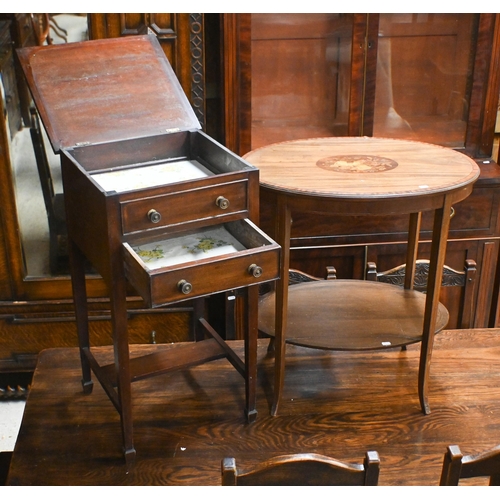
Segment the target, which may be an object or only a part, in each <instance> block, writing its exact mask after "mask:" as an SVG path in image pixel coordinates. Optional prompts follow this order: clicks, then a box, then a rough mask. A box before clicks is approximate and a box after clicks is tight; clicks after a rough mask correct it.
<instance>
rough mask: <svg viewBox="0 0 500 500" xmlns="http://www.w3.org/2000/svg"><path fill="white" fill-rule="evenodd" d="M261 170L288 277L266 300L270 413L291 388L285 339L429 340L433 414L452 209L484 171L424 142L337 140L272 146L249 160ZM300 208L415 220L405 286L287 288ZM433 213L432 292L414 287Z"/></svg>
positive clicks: (338, 342)
mask: <svg viewBox="0 0 500 500" xmlns="http://www.w3.org/2000/svg"><path fill="white" fill-rule="evenodd" d="M244 158H245V159H246V160H247V161H248V162H249V163H251V164H253V165H254V166H256V167H257V168H258V169H259V171H260V189H261V194H262V196H263V197H265V198H266V199H267V200H269V201H270V202H271V203H272V204H273V205H274V206H275V211H274V213H273V221H274V222H273V223H274V231H275V234H274V238H275V240H276V241H277V242H278V243H279V244H280V245H281V247H282V259H281V264H280V265H281V269H280V272H281V279H280V280H279V281H278V282H277V284H276V288H275V290H274V291H273V292H270V293H269V294H268V295H266V296H264V297H263V298H262V301H261V303H260V306H259V329H260V330H261V331H263V332H264V333H266V334H268V335H270V336H274V337H275V356H276V359H275V385H274V400H273V406H272V409H271V413H272V414H273V415H276V414H277V412H278V406H279V402H280V398H281V394H282V391H283V383H284V374H285V347H286V342H288V343H292V344H296V345H302V346H306V347H313V348H320V349H330V350H363V349H387V348H390V347H395V346H404V345H408V344H411V343H416V342H421V349H420V364H419V373H418V393H419V399H420V405H421V408H422V411H423V412H424V413H425V414H428V413H430V406H429V402H428V383H429V368H430V361H431V354H432V346H433V342H434V335H435V334H436V333H438V332H439V331H441V330H442V329H443V328H444V327H445V326H446V324H447V321H448V311H447V310H446V308H445V307H444V306H443V305H442V304H441V303H440V302H439V291H440V288H441V279H442V269H443V264H444V258H445V252H446V242H447V237H448V229H449V224H450V214H451V210H452V204H454V203H457V202H459V201H461V200H463V199H465V198H466V197H467V196H469V194H470V193H471V192H472V186H473V183H474V181H475V180H476V179H477V178H478V177H479V167H478V166H477V164H476V163H475V162H474V161H473V160H472V159H471V158H469V157H467V156H465V155H464V154H462V153H460V152H457V151H455V150H452V149H448V148H445V147H442V146H437V145H432V144H426V143H422V142H417V141H406V140H398V139H382V138H371V137H329V138H319V139H304V140H294V141H287V142H280V143H277V144H271V145H269V146H264V147H262V148H259V149H255V150H253V151H251V152H249V153H247V154H246V155H245V157H244ZM294 211H301V212H311V213H315V214H318V215H319V216H320V215H322V214H341V215H353V216H354V215H365V216H369V215H387V216H390V215H393V214H402V213H406V214H409V226H408V247H407V256H406V270H407V272H406V276H405V285H404V288H399V287H397V286H394V285H388V284H385V283H379V282H368V281H363V280H320V281H311V282H307V283H300V284H297V285H294V286H292V287H290V288H289V287H288V269H289V262H290V228H291V218H292V213H293V212H294ZM425 211H434V225H433V230H432V244H431V255H430V264H429V276H428V284H427V293H426V294H422V293H420V292H417V291H415V290H413V278H414V269H415V261H416V259H417V249H418V239H419V232H420V221H421V213H422V212H425Z"/></svg>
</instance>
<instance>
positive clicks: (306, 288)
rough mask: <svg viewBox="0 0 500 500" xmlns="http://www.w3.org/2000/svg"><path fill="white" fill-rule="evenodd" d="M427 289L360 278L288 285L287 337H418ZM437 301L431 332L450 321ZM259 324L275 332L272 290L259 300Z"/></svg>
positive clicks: (352, 343)
mask: <svg viewBox="0 0 500 500" xmlns="http://www.w3.org/2000/svg"><path fill="white" fill-rule="evenodd" d="M425 300H426V295H425V294H423V293H421V292H417V291H414V290H404V289H403V288H400V287H397V286H395V285H391V284H387V283H379V282H371V281H362V280H325V281H313V282H307V283H300V284H296V285H292V286H290V287H289V290H288V321H287V329H286V334H285V336H286V342H288V343H290V344H295V345H300V346H305V347H313V348H319V349H330V350H349V351H351V350H370V349H372V350H374V349H387V348H391V347H398V346H403V345H408V344H413V343H416V342H420V341H421V340H422V331H423V318H424V311H425ZM448 319H449V315H448V311H447V309H446V307H445V306H443V305H442V304H441V303H439V307H438V312H437V320H436V328H435V332H436V333H438V332H440V331H441V330H442V329H443V328H445V326H446V324H447V323H448ZM259 330H261V331H262V332H264V333H265V334H267V335H270V336H274V334H275V294H274V292H270V293H268V294H266V295H264V296H263V297H262V298H261V300H260V303H259Z"/></svg>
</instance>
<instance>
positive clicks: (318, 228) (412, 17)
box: [221, 13, 500, 327]
mask: <svg viewBox="0 0 500 500" xmlns="http://www.w3.org/2000/svg"><path fill="white" fill-rule="evenodd" d="M499 21H500V17H499V15H497V14H420V13H419V14H225V15H223V18H222V22H221V38H222V40H223V48H224V58H223V61H224V64H223V75H224V98H225V105H224V118H225V120H224V132H225V138H226V145H227V146H228V147H229V148H231V149H232V150H234V151H236V152H238V153H239V154H246V153H247V152H248V151H250V150H253V149H255V148H258V147H261V146H264V145H267V144H270V143H273V142H279V141H285V140H293V139H297V138H305V137H316V136H318V137H323V136H347V135H353V136H363V135H366V136H374V137H393V138H403V139H414V140H418V141H424V142H430V143H435V144H439V145H442V146H447V147H452V148H454V149H457V150H459V151H462V152H463V153H465V154H467V155H468V156H470V157H472V158H474V159H475V160H476V161H477V162H478V165H479V166H480V168H481V176H480V178H479V180H478V181H477V182H476V184H475V186H474V190H473V193H472V195H471V196H470V197H469V198H468V199H466V200H464V201H463V202H461V203H459V204H458V205H457V206H456V207H454V215H453V218H452V220H451V230H450V234H449V241H448V251H447V257H446V262H445V263H446V264H447V265H449V266H450V267H453V268H456V269H459V270H462V269H463V265H464V262H465V259H474V260H475V261H476V262H477V266H478V270H477V283H476V289H475V314H474V322H473V324H474V326H475V327H487V326H498V325H499V324H500V323H499V321H500V320H499V319H498V313H497V305H496V304H497V302H498V283H495V279H496V280H497V281H498V277H497V278H495V276H497V275H498V274H499V273H498V271H497V263H498V251H499V245H500V243H499V241H500V226H499V221H498V205H499V200H500V167H499V166H498V165H497V164H496V162H495V161H493V158H492V148H493V136H494V127H495V118H496V113H497V107H498V96H499V69H500V65H499V62H500V52H499V48H500V32H499V27H500V25H499ZM235 116H236V119H234V117H235ZM272 210H273V207H272V205H271V204H270V203H269V202H268V200H266V199H265V197H264V198H262V199H261V210H260V215H261V227H262V228H263V229H264V230H265V231H270V226H269V220H268V219H269V214H271V213H272ZM427 217H428V216H427V215H426V216H424V222H423V226H422V232H421V235H420V240H421V245H420V247H419V248H420V253H419V256H418V258H425V257H426V253H427V252H428V250H427V247H428V240H429V234H430V232H429V231H430V226H429V223H430V222H429V221H430V218H427ZM406 224H407V221H406V218H405V217H402V218H401V220H400V221H397V220H396V221H394V220H393V219H391V220H388V219H386V218H383V217H380V218H377V217H369V218H353V217H327V216H322V217H317V216H311V215H308V214H295V216H294V220H293V224H292V240H291V247H292V248H291V257H290V259H291V263H290V266H291V267H292V268H297V269H300V270H302V271H304V272H307V273H309V274H312V275H316V276H319V277H323V276H325V274H326V267H327V266H334V267H335V269H336V271H337V276H338V277H339V278H358V279H362V278H363V276H364V273H365V269H366V263H367V262H369V261H375V262H376V263H377V268H378V269H379V270H386V269H390V268H392V267H394V266H397V265H399V264H402V263H403V262H404V255H405V245H404V244H403V242H405V241H406V234H405V232H404V231H405V229H404V227H405V225H406ZM446 293H448V295H449V291H446ZM442 300H443V302H444V303H445V304H446V306H447V307H448V308H449V309H450V316H451V319H450V327H454V325H455V324H456V319H457V311H458V306H459V303H458V298H457V297H451V296H445V291H443V295H442Z"/></svg>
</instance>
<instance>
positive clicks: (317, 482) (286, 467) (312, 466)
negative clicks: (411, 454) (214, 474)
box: [221, 451, 380, 486]
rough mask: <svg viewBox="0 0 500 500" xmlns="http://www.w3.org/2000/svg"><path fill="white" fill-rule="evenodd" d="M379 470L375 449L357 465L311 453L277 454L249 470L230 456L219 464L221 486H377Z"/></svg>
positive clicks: (367, 453) (378, 460)
mask: <svg viewBox="0 0 500 500" xmlns="http://www.w3.org/2000/svg"><path fill="white" fill-rule="evenodd" d="M379 469H380V458H379V456H378V453H377V452H376V451H368V452H366V454H365V459H364V461H363V463H359V464H353V463H348V462H341V461H340V460H336V459H334V458H330V457H327V456H324V455H318V454H315V453H300V454H295V455H281V456H278V457H274V458H271V459H269V460H266V461H265V462H262V463H260V464H259V465H258V466H256V467H255V468H252V469H250V470H239V469H238V468H237V467H236V460H235V459H234V458H224V459H223V460H222V464H221V473H222V486H377V484H378V477H379Z"/></svg>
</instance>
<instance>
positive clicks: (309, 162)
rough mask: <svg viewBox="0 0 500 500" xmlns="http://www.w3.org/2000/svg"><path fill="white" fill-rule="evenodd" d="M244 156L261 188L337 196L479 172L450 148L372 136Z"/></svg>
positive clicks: (445, 181)
mask: <svg viewBox="0 0 500 500" xmlns="http://www.w3.org/2000/svg"><path fill="white" fill-rule="evenodd" d="M244 158H245V159H246V160H247V161H248V162H249V163H251V164H252V165H254V166H256V167H257V168H259V170H260V183H261V185H262V186H264V187H267V188H270V189H271V188H272V189H274V190H278V191H285V192H293V193H296V194H301V193H302V194H316V195H317V196H330V197H340V198H358V197H361V198H365V197H369V198H378V197H401V196H408V195H412V196H421V195H429V194H432V193H438V192H441V191H443V190H444V191H447V190H451V189H453V188H458V187H460V186H463V185H467V184H470V183H471V182H472V181H474V180H475V179H476V178H477V177H478V176H479V167H478V166H477V164H476V163H475V162H474V161H473V160H472V159H471V158H469V157H467V156H465V155H464V154H462V153H459V152H457V151H454V150H452V149H449V148H445V147H442V146H436V145H433V144H426V143H422V142H418V141H406V140H398V139H381V138H372V137H327V138H317V139H304V140H296V141H286V142H280V143H277V144H271V145H270V146H264V147H262V148H258V149H255V150H254V151H251V152H250V153H248V154H246V155H245V156H244Z"/></svg>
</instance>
